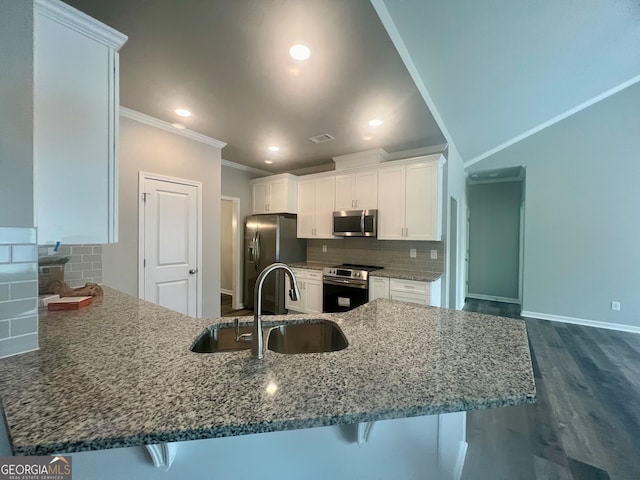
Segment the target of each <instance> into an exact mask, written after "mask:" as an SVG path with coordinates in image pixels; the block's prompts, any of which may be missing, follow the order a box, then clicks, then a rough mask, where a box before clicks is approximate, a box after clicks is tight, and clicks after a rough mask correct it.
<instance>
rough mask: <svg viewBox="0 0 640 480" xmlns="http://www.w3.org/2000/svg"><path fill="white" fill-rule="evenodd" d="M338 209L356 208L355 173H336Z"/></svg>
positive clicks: (336, 203)
mask: <svg viewBox="0 0 640 480" xmlns="http://www.w3.org/2000/svg"><path fill="white" fill-rule="evenodd" d="M335 178H336V198H335V200H336V202H335V206H336V208H335V209H336V210H354V209H355V208H356V206H355V197H354V191H353V190H354V189H353V184H354V180H355V175H353V174H342V175H336V177H335Z"/></svg>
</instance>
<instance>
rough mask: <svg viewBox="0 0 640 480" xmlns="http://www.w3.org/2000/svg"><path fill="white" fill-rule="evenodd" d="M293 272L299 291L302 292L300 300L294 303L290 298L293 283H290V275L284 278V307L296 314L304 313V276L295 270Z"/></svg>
mask: <svg viewBox="0 0 640 480" xmlns="http://www.w3.org/2000/svg"><path fill="white" fill-rule="evenodd" d="M292 270H293V274H294V275H295V277H296V282H298V290H299V291H300V298H298V300H296V301H293V300H291V298H290V297H289V290H290V289H291V282H290V281H289V275H285V276H284V286H285V291H284V295H285V301H284V306H285V308H286V309H287V310H292V311H294V312H303V313H304V280H303V275H302V274H301V273H300V272H299V271H298V270H295V269H292Z"/></svg>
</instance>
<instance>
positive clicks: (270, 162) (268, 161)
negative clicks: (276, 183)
mask: <svg viewBox="0 0 640 480" xmlns="http://www.w3.org/2000/svg"><path fill="white" fill-rule="evenodd" d="M264 163H266V164H267V165H271V164H272V163H273V160H265V161H264Z"/></svg>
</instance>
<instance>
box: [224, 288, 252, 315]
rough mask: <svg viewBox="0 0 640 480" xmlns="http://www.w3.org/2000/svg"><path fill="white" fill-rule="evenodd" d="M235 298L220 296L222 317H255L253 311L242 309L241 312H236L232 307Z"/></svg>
mask: <svg viewBox="0 0 640 480" xmlns="http://www.w3.org/2000/svg"><path fill="white" fill-rule="evenodd" d="M232 299H233V297H232V296H231V295H226V294H224V293H221V294H220V316H221V317H246V316H248V315H253V310H247V309H246V308H242V309H240V310H234V309H233V306H232V305H231V301H232Z"/></svg>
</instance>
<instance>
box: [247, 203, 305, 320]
mask: <svg viewBox="0 0 640 480" xmlns="http://www.w3.org/2000/svg"><path fill="white" fill-rule="evenodd" d="M306 258H307V241H306V240H304V239H298V238H297V222H296V216H295V215H289V214H281V215H251V216H248V217H247V218H246V219H245V223H244V304H245V306H246V308H249V309H253V308H254V304H253V291H254V286H255V284H256V279H257V278H258V275H260V272H262V270H264V268H265V267H267V266H268V265H271V264H272V263H275V262H283V263H292V262H301V261H305V260H306ZM284 276H285V273H284V271H283V270H276V271H274V272H272V273H270V274H269V276H268V277H267V279H266V280H265V282H264V284H263V286H262V299H263V301H262V310H263V311H265V312H270V313H276V314H282V313H286V312H287V310H286V309H285V306H284V303H285V287H284Z"/></svg>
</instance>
